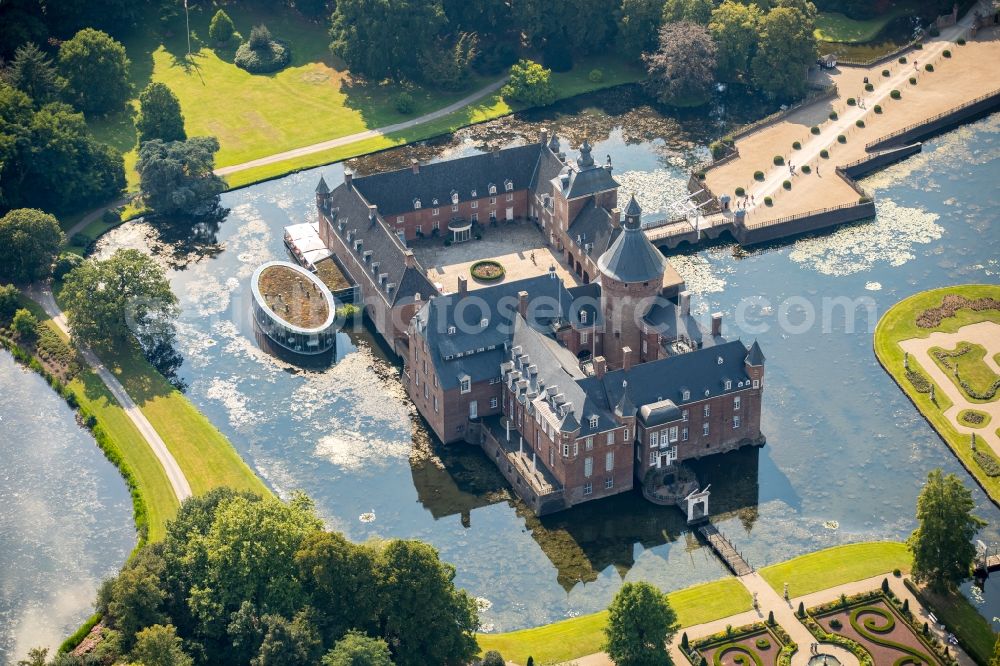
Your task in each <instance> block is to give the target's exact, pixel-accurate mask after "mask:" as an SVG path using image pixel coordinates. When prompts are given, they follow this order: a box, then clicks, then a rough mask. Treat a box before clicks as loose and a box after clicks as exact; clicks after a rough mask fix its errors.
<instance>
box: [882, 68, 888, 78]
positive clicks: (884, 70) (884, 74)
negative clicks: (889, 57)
mask: <svg viewBox="0 0 1000 666" xmlns="http://www.w3.org/2000/svg"><path fill="white" fill-rule="evenodd" d="M882 76H884V77H886V78H889V70H887V69H883V70H882Z"/></svg>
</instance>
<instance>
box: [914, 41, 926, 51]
mask: <svg viewBox="0 0 1000 666" xmlns="http://www.w3.org/2000/svg"><path fill="white" fill-rule="evenodd" d="M913 48H915V49H916V50H918V51H922V50H923V48H924V45H923V44H921V43H920V42H917V43H916V44H914V45H913Z"/></svg>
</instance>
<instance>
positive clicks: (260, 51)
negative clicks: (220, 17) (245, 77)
mask: <svg viewBox="0 0 1000 666" xmlns="http://www.w3.org/2000/svg"><path fill="white" fill-rule="evenodd" d="M291 60H292V50H291V49H290V48H289V47H288V45H287V44H285V43H284V42H282V41H279V40H277V39H274V38H272V37H271V31H270V30H268V29H267V26H265V25H258V26H254V28H253V30H251V31H250V39H248V40H247V41H246V42H244V43H243V44H241V45H240V48H238V49H236V57H235V59H234V60H233V62H234V63H235V64H236V66H237V67H239V68H241V69H245V70H246V71H248V72H250V73H251V74H267V73H270V72H277V71H278V70H279V69H282V68H284V67H285V66H287V65H288V63H289V62H291Z"/></svg>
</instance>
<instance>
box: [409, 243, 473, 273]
mask: <svg viewBox="0 0 1000 666" xmlns="http://www.w3.org/2000/svg"><path fill="white" fill-rule="evenodd" d="M403 263H404V264H406V267H407V268H416V267H417V257H416V256H415V255H414V254H413V250H406V251H405V252H403ZM463 279H464V278H463Z"/></svg>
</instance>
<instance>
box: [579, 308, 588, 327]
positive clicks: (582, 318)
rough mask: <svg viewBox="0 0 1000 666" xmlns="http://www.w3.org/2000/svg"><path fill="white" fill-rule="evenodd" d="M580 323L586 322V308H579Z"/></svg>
mask: <svg viewBox="0 0 1000 666" xmlns="http://www.w3.org/2000/svg"><path fill="white" fill-rule="evenodd" d="M580 323H581V324H586V323H587V311H586V310H580Z"/></svg>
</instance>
